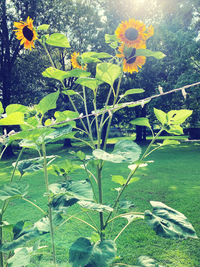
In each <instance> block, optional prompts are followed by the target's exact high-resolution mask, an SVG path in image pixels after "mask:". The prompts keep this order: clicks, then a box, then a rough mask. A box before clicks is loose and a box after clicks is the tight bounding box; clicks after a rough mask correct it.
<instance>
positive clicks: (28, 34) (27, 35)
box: [22, 26, 33, 42]
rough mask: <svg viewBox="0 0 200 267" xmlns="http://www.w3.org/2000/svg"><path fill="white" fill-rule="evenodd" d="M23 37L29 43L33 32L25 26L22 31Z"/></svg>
mask: <svg viewBox="0 0 200 267" xmlns="http://www.w3.org/2000/svg"><path fill="white" fill-rule="evenodd" d="M22 32H23V35H24V37H25V38H26V39H27V40H28V41H29V42H31V41H32V40H33V31H32V30H30V29H29V28H28V26H25V27H24V28H23V30H22Z"/></svg>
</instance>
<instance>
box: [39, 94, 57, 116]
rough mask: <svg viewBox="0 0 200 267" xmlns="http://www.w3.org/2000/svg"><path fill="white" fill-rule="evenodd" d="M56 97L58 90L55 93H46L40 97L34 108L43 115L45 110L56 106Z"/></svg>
mask: <svg viewBox="0 0 200 267" xmlns="http://www.w3.org/2000/svg"><path fill="white" fill-rule="evenodd" d="M58 97H59V90H58V91H56V92H55V93H51V94H48V95H46V96H45V97H44V98H42V100H41V101H40V103H39V104H38V105H37V106H36V108H37V109H38V110H39V111H40V112H41V113H42V115H44V114H45V113H46V112H47V111H49V110H51V109H55V108H56V102H57V100H58Z"/></svg>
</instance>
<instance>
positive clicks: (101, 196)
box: [97, 163, 104, 240]
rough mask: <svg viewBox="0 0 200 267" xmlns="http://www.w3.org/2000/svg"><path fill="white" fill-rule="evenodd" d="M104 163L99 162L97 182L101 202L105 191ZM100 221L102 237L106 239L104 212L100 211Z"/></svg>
mask: <svg viewBox="0 0 200 267" xmlns="http://www.w3.org/2000/svg"><path fill="white" fill-rule="evenodd" d="M101 172H102V164H101V163H99V164H98V166H97V182H98V192H99V203H100V204H102V203H103V192H102V180H101ZM99 221H100V238H101V240H103V239H104V234H103V230H104V218H103V212H99Z"/></svg>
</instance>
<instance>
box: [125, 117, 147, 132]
mask: <svg viewBox="0 0 200 267" xmlns="http://www.w3.org/2000/svg"><path fill="white" fill-rule="evenodd" d="M130 123H131V124H134V125H139V126H146V127H149V128H150V129H151V125H150V123H149V120H148V118H144V117H141V118H137V119H135V120H132V121H131V122H130Z"/></svg>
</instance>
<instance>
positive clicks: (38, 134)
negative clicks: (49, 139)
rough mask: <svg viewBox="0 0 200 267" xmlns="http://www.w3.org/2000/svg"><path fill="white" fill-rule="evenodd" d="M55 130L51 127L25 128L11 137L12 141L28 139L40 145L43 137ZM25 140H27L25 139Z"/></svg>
mask: <svg viewBox="0 0 200 267" xmlns="http://www.w3.org/2000/svg"><path fill="white" fill-rule="evenodd" d="M51 132H53V129H51V128H37V129H33V130H32V129H31V130H23V131H21V132H19V133H16V134H13V135H11V136H10V137H9V140H10V141H14V140H20V139H26V140H30V141H32V142H34V143H35V144H37V145H39V144H41V143H42V141H43V138H44V137H45V136H46V135H48V134H50V133H51ZM23 141H25V140H23Z"/></svg>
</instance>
